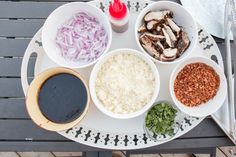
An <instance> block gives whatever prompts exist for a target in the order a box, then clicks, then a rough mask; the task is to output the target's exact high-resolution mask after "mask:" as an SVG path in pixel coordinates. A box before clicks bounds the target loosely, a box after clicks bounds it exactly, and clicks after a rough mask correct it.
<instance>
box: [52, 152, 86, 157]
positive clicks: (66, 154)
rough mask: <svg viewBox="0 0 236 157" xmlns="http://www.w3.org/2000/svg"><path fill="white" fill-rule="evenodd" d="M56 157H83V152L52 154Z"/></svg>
mask: <svg viewBox="0 0 236 157" xmlns="http://www.w3.org/2000/svg"><path fill="white" fill-rule="evenodd" d="M52 153H53V154H54V155H55V156H56V157H69V156H70V157H71V156H77V157H79V156H82V152H52Z"/></svg>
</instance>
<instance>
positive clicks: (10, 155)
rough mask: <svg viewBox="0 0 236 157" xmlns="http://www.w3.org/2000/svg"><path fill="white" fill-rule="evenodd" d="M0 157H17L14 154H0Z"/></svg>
mask: <svg viewBox="0 0 236 157" xmlns="http://www.w3.org/2000/svg"><path fill="white" fill-rule="evenodd" d="M0 157H19V156H18V155H17V154H16V153H15V152H0Z"/></svg>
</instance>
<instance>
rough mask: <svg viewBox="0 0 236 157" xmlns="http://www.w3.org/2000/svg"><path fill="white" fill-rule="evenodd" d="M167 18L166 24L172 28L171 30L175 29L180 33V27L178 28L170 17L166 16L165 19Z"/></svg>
mask: <svg viewBox="0 0 236 157" xmlns="http://www.w3.org/2000/svg"><path fill="white" fill-rule="evenodd" d="M166 20H167V22H168V25H169V26H170V27H171V29H172V30H173V31H175V32H176V33H177V35H178V34H179V33H180V30H181V29H180V28H179V26H178V25H177V24H176V23H175V22H174V21H173V20H172V19H170V18H167V19H166Z"/></svg>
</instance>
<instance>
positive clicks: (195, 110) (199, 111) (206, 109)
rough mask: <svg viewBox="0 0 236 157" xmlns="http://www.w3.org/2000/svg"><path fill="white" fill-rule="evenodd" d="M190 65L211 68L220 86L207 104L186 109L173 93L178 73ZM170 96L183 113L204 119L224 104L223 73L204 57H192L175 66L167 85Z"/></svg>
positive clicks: (217, 66) (224, 81)
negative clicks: (216, 75)
mask: <svg viewBox="0 0 236 157" xmlns="http://www.w3.org/2000/svg"><path fill="white" fill-rule="evenodd" d="M191 63H205V64H206V65H208V66H210V67H212V68H213V69H214V70H215V72H216V73H217V74H218V75H219V77H220V86H219V89H218V91H217V93H216V95H215V96H214V97H213V99H211V100H209V101H208V102H206V103H204V104H200V105H198V106H194V107H188V106H186V105H184V104H182V103H181V102H180V101H179V100H178V99H177V98H176V96H175V92H174V82H175V79H176V77H177V75H178V73H179V72H180V71H181V70H182V69H183V68H184V67H185V66H186V65H188V64H191ZM169 89H170V94H171V97H172V99H173V101H174V103H175V105H176V106H177V107H178V108H179V109H180V110H181V111H182V112H184V113H186V114H188V115H190V116H195V117H205V116H208V115H211V114H213V113H214V112H216V111H217V110H218V109H219V108H220V107H221V106H222V105H223V103H224V101H225V99H226V96H227V82H226V78H225V75H224V71H223V70H222V69H221V68H220V67H219V65H218V64H216V63H215V62H214V61H212V60H210V59H208V58H205V57H192V58H188V59H187V60H184V61H183V62H182V63H180V64H179V65H177V66H176V68H175V69H174V70H173V72H172V74H171V78H170V84H169Z"/></svg>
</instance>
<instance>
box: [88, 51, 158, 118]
mask: <svg viewBox="0 0 236 157" xmlns="http://www.w3.org/2000/svg"><path fill="white" fill-rule="evenodd" d="M89 88H90V93H91V97H92V100H93V102H94V104H95V105H96V106H97V108H98V109H99V110H100V111H101V112H103V113H104V114H106V115H108V116H110V117H113V118H118V119H129V118H134V117H137V116H139V115H141V114H143V113H144V112H146V111H147V110H148V109H149V108H150V107H151V106H152V104H153V103H154V102H155V100H156V98H157V96H158V93H159V90H160V76H159V72H158V70H157V67H156V65H155V64H154V63H153V62H152V60H151V59H150V58H149V57H148V56H147V55H146V54H143V53H141V52H139V51H137V50H133V49H116V50H113V51H111V52H109V53H107V54H106V55H104V56H103V57H102V58H101V59H100V60H99V61H98V62H97V64H96V65H95V66H94V68H93V70H92V72H91V76H90V80H89Z"/></svg>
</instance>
